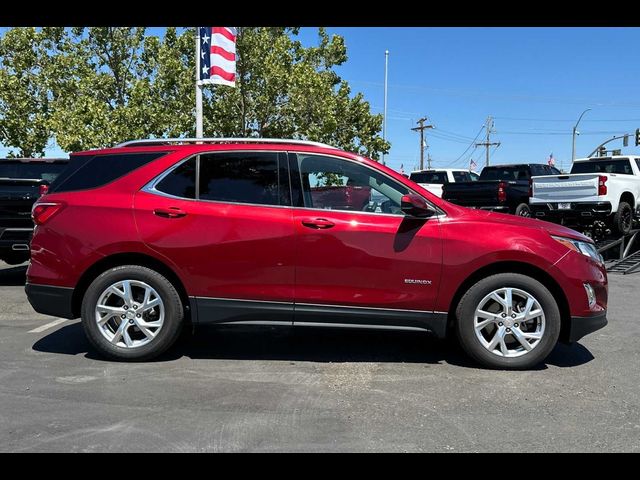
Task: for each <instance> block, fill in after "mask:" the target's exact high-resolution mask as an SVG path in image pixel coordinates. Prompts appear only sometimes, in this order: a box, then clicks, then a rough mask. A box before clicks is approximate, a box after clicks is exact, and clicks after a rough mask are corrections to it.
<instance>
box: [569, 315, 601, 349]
mask: <svg viewBox="0 0 640 480" xmlns="http://www.w3.org/2000/svg"><path fill="white" fill-rule="evenodd" d="M607 323H608V322H607V312H606V311H604V312H600V313H597V314H595V315H592V316H589V317H571V330H570V332H569V342H577V341H578V340H580V339H581V338H582V337H584V336H585V335H589V334H590V333H593V332H595V331H596V330H600V329H601V328H603V327H604V326H606V325H607Z"/></svg>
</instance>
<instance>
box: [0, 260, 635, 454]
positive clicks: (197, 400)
mask: <svg viewBox="0 0 640 480" xmlns="http://www.w3.org/2000/svg"><path fill="white" fill-rule="evenodd" d="M25 270H26V266H20V267H9V266H7V265H6V264H4V263H1V262H0V365H1V368H0V451H3V452H42V451H72V452H77V451H89V452H117V451H148V452H165V451H169V452H174V451H188V452H191V451H197V452H199V451H207V452H209V451H212V452H217V451H223V452H235V451H267V452H268V451H305V452H306V451H312V452H316V451H401V452H402V451H435V452H441V451H442V452H447V451H453V452H458V451H479V452H485V451H492V452H537V451H552V452H559V451H568V452H571V451H590V452H601V451H629V452H638V451H640V386H639V385H638V383H639V380H640V374H639V373H638V367H639V366H640V347H639V345H640V314H639V313H638V312H640V295H638V293H639V292H640V288H639V287H640V274H632V275H627V276H620V275H615V276H614V275H611V276H610V310H609V325H608V326H607V327H606V328H605V329H603V330H601V331H599V332H596V333H594V334H592V335H590V336H588V337H586V338H584V339H583V340H582V341H581V342H580V343H577V344H574V345H571V346H566V345H559V346H557V347H556V349H555V350H554V351H553V353H552V354H551V356H550V357H549V359H548V362H547V363H546V364H545V365H543V366H541V367H540V368H539V369H536V370H533V371H527V372H501V371H490V370H483V369H480V368H478V367H476V366H475V365H474V364H473V363H472V362H470V361H469V360H467V358H466V357H465V356H464V354H463V353H461V351H460V350H458V349H457V348H455V347H454V346H452V345H450V344H447V343H444V342H438V341H436V340H434V339H432V338H430V337H429V336H428V335H424V334H415V333H401V332H395V333H389V332H363V331H344V330H335V331H333V330H311V329H308V330H307V329H305V330H303V331H292V330H288V329H284V330H282V329H269V328H260V329H257V328H254V329H247V328H240V327H235V328H229V327H227V328H225V329H204V330H197V331H196V334H195V336H193V337H192V336H191V335H190V334H189V333H186V334H185V335H184V336H183V337H182V338H181V339H180V341H179V342H178V344H177V345H176V346H174V348H172V349H171V350H170V352H168V353H167V354H165V355H164V356H163V357H161V358H160V360H158V361H155V362H152V363H142V364H124V363H116V362H109V361H104V360H102V359H100V358H99V357H98V356H97V355H96V354H95V353H94V352H93V351H92V349H91V348H90V347H89V345H88V343H87V341H86V340H85V338H84V335H83V333H82V330H81V327H80V324H79V322H78V321H77V320H74V321H69V320H68V321H62V320H58V322H57V323H56V319H55V318H52V317H47V316H44V315H39V314H37V313H35V312H34V311H33V310H32V309H31V307H30V305H29V304H28V302H27V300H26V297H25V294H24V276H25ZM52 322H54V323H52Z"/></svg>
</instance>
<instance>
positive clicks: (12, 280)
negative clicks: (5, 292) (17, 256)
mask: <svg viewBox="0 0 640 480" xmlns="http://www.w3.org/2000/svg"><path fill="white" fill-rule="evenodd" d="M27 267H28V264H24V265H18V266H16V267H8V268H2V269H0V286H2V287H19V286H20V285H24V284H25V282H26V281H27Z"/></svg>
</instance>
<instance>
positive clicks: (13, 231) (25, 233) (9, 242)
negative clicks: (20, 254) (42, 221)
mask: <svg viewBox="0 0 640 480" xmlns="http://www.w3.org/2000/svg"><path fill="white" fill-rule="evenodd" d="M31 237H33V228H0V249H3V250H12V251H21V250H22V251H26V252H27V253H28V251H29V243H31Z"/></svg>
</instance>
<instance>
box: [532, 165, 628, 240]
mask: <svg viewBox="0 0 640 480" xmlns="http://www.w3.org/2000/svg"><path fill="white" fill-rule="evenodd" d="M530 193H531V198H530V199H529V205H530V207H531V212H532V216H533V217H535V218H539V219H541V220H547V221H551V222H555V223H562V224H564V225H569V226H580V227H588V228H593V227H595V226H596V222H602V223H604V226H605V227H606V228H608V229H611V230H613V231H614V232H615V233H618V234H627V233H629V231H630V230H631V228H632V226H633V221H634V219H635V218H637V217H638V215H639V214H640V210H639V208H638V207H639V205H640V157H636V156H614V157H596V158H582V159H577V160H575V161H574V163H573V165H572V167H571V173H570V174H569V175H558V176H545V177H532V178H531V192H530Z"/></svg>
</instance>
